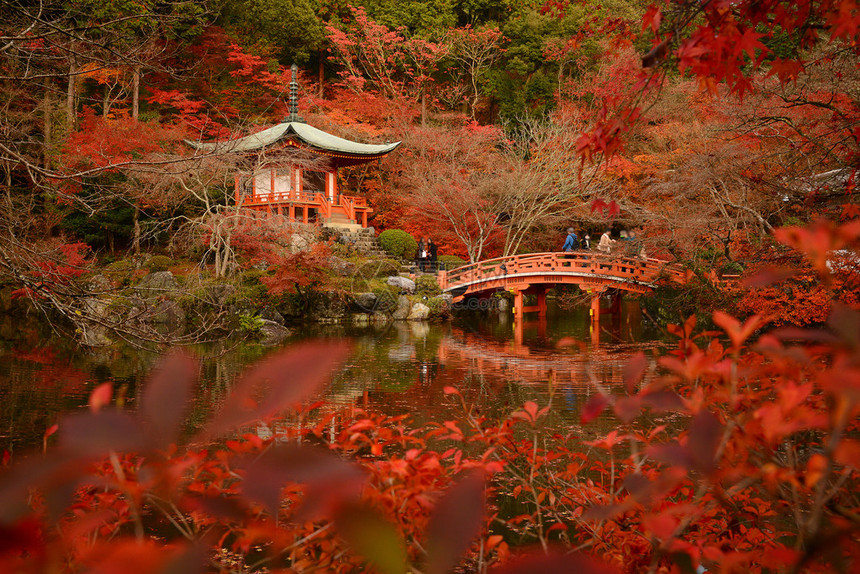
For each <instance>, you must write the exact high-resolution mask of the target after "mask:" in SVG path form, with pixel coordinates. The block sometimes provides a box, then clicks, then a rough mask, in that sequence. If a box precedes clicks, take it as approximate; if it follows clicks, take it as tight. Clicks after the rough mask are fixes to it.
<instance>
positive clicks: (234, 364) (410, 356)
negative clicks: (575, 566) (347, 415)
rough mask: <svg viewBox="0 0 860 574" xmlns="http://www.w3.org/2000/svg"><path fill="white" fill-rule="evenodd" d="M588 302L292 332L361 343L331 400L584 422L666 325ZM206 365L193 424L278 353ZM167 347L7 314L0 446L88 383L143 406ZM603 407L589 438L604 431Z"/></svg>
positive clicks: (32, 431) (436, 413) (235, 352)
mask: <svg viewBox="0 0 860 574" xmlns="http://www.w3.org/2000/svg"><path fill="white" fill-rule="evenodd" d="M596 335H597V336H595V333H594V332H592V331H591V330H590V321H589V316H588V310H587V309H574V310H564V309H560V308H558V307H556V306H555V305H553V304H552V303H551V304H550V308H549V312H548V316H547V318H546V320H545V321H538V320H536V319H535V320H532V321H528V320H526V321H525V322H524V323H523V324H522V325H519V326H518V325H517V324H516V323H515V321H514V320H513V317H512V316H511V315H510V314H500V313H495V312H487V311H477V312H474V313H468V314H463V315H461V316H459V317H458V318H456V319H455V320H454V321H452V322H450V323H420V322H409V323H406V322H396V323H389V324H387V325H374V326H366V327H355V326H344V325H308V326H304V327H301V328H298V329H297V330H296V333H295V334H294V335H293V336H292V337H290V339H289V340H287V341H286V342H285V343H284V346H286V347H289V346H290V345H294V344H296V343H298V342H301V341H306V340H311V339H317V338H323V339H332V338H336V339H340V340H348V341H350V342H351V344H352V352H351V355H350V357H349V359H348V360H347V362H346V363H345V364H344V365H342V366H340V367H339V368H338V369H337V370H336V371H335V372H333V373H332V378H331V383H330V385H328V386H327V390H326V391H325V392H324V394H323V396H322V397H320V398H321V399H323V400H324V401H325V402H326V404H327V405H328V408H348V407H350V406H351V405H357V406H360V407H364V408H368V409H370V410H375V411H381V412H384V413H386V414H404V413H406V414H410V415H411V416H412V417H413V419H414V420H415V421H416V423H422V422H426V421H430V420H434V421H443V420H447V419H450V418H453V417H455V416H456V414H457V412H458V411H457V408H458V407H457V405H456V404H455V401H452V400H451V399H450V397H447V396H446V395H445V393H444V388H445V387H446V386H453V387H456V388H457V389H459V390H460V391H461V393H462V394H463V396H464V397H465V398H466V400H467V401H468V402H469V403H470V404H474V406H475V408H477V409H478V410H479V411H480V412H481V413H482V414H485V415H488V416H500V417H501V416H505V415H507V414H509V413H510V412H512V411H514V410H516V409H517V408H519V407H520V406H522V405H523V403H524V402H525V401H529V400H533V401H536V402H538V403H539V404H540V405H542V406H543V405H547V404H551V405H552V408H551V411H550V412H551V416H550V420H551V424H554V425H557V426H559V427H563V428H567V429H570V428H574V427H578V421H579V416H580V410H581V408H582V405H583V404H584V402H585V400H586V399H587V397H588V396H589V395H590V394H591V393H593V392H594V385H593V382H594V381H597V382H599V383H601V384H604V385H607V386H609V387H617V386H619V385H621V384H622V373H623V367H624V365H625V363H626V362H627V360H628V359H629V357H630V356H631V355H632V354H634V353H636V352H637V351H639V350H646V351H650V350H659V349H660V348H661V347H664V346H665V345H666V344H667V343H666V342H665V341H664V339H663V334H662V332H661V330H660V329H659V328H657V327H656V326H654V325H650V324H649V323H648V322H647V321H644V320H642V318H641V314H640V313H639V312H638V306H637V305H636V303H635V302H629V303H625V306H624V309H623V310H622V314H621V317H620V319H618V320H615V321H614V322H613V321H612V320H611V318H609V317H604V318H603V320H602V322H601V328H600V330H599V331H597V333H596ZM195 352H196V353H197V354H198V355H199V356H200V357H201V358H202V361H201V376H200V381H199V385H198V389H197V392H196V396H195V399H194V404H193V405H192V406H191V408H190V417H189V427H190V428H194V427H199V426H201V425H202V424H204V422H205V421H206V420H207V418H208V417H209V416H210V414H211V412H212V410H213V409H214V408H215V406H217V405H218V404H219V403H220V402H221V401H222V400H223V399H224V397H225V396H227V394H228V393H229V391H230V389H231V387H232V385H233V382H234V381H235V379H236V377H237V376H238V375H239V374H240V373H241V372H242V370H243V369H244V368H245V367H246V366H248V365H250V364H253V363H254V362H255V361H257V360H259V359H261V358H262V357H265V356H267V355H268V354H271V353H275V352H278V349H277V348H267V347H262V346H260V345H258V344H254V343H242V344H236V343H233V344H232V345H229V346H228V345H219V346H209V347H201V348H199V349H195ZM158 359H159V357H158V355H157V354H155V353H151V352H146V351H141V350H139V349H136V348H133V347H131V346H119V345H118V346H114V347H110V348H99V349H81V348H79V347H76V346H75V345H73V344H71V343H69V342H68V341H64V340H63V339H60V338H58V337H56V336H53V335H51V334H50V333H46V332H45V331H44V329H41V330H40V329H39V328H38V327H36V326H24V327H22V326H21V325H20V322H18V321H14V320H11V319H9V318H3V319H2V320H0V449H6V450H9V451H10V452H13V453H14V452H16V451H19V452H20V451H22V450H31V449H35V448H41V445H42V440H43V435H44V432H45V429H47V428H48V427H50V426H51V425H53V424H55V423H56V422H58V420H59V418H60V415H61V413H63V412H66V411H70V410H75V409H82V408H86V404H87V399H88V396H89V393H90V392H91V391H92V390H93V389H94V388H95V387H96V386H97V385H99V384H101V383H104V382H110V383H111V384H112V385H113V388H114V396H115V397H118V399H119V401H120V402H121V403H122V404H123V405H124V407H125V408H130V409H133V408H134V407H135V401H136V397H137V395H138V391H139V389H140V388H141V383H142V382H143V381H145V380H146V376H147V373H149V372H150V371H151V370H152V368H153V366H154V365H156V364H157V362H158ZM613 424H614V421H613V420H612V419H611V417H610V415H608V414H607V415H604V416H602V417H601V418H600V419H598V420H597V421H595V422H594V423H592V424H590V425H588V428H586V429H578V428H577V431H578V432H581V433H582V434H583V438H586V437H589V436H597V435H599V434H601V433H605V432H606V431H607V430H609V428H611V425H613Z"/></svg>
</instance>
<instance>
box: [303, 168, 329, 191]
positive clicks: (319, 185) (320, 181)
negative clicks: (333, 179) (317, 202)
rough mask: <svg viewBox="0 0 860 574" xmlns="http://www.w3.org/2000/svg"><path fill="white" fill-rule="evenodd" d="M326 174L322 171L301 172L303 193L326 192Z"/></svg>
mask: <svg viewBox="0 0 860 574" xmlns="http://www.w3.org/2000/svg"><path fill="white" fill-rule="evenodd" d="M325 184H326V173H325V172H323V171H308V170H304V171H303V172H302V188H303V191H312V192H314V193H325V192H326V185H325Z"/></svg>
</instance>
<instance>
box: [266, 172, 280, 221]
mask: <svg viewBox="0 0 860 574" xmlns="http://www.w3.org/2000/svg"><path fill="white" fill-rule="evenodd" d="M269 175H270V177H271V188H270V189H271V193H272V195H270V196H269V197H271V198H272V199H275V168H272V170H271V173H270V174H269ZM280 214H281V210H280V209H278V215H280Z"/></svg>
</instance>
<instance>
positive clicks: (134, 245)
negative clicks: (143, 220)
mask: <svg viewBox="0 0 860 574" xmlns="http://www.w3.org/2000/svg"><path fill="white" fill-rule="evenodd" d="M131 250H132V252H133V253H134V254H135V255H140V211H139V210H137V209H135V210H134V237H133V238H132V241H131Z"/></svg>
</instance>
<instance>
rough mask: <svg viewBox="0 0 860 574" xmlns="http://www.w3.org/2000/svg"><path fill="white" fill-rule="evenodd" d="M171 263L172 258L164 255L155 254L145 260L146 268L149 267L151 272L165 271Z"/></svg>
mask: <svg viewBox="0 0 860 574" xmlns="http://www.w3.org/2000/svg"><path fill="white" fill-rule="evenodd" d="M171 265H173V259H171V258H170V257H168V256H166V255H155V256H153V257H151V258H150V259H149V261H147V262H146V268H147V269H149V271H150V272H151V273H158V272H159V271H167V270H168V269H169V268H170V266H171Z"/></svg>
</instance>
